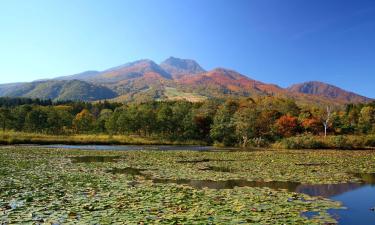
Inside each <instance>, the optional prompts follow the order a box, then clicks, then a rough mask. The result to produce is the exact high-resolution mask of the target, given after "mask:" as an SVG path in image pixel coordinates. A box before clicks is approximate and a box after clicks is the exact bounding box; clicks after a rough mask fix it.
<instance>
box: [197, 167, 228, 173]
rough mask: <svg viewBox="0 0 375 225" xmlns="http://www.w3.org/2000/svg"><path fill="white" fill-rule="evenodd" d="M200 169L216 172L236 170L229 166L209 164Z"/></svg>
mask: <svg viewBox="0 0 375 225" xmlns="http://www.w3.org/2000/svg"><path fill="white" fill-rule="evenodd" d="M200 170H203V171H215V172H224V173H233V172H234V170H233V169H231V168H229V167H221V166H207V167H204V168H202V169H200Z"/></svg>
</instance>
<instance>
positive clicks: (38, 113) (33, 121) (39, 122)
mask: <svg viewBox="0 0 375 225" xmlns="http://www.w3.org/2000/svg"><path fill="white" fill-rule="evenodd" d="M25 128H26V130H27V131H30V132H41V133H44V132H45V131H46V130H47V128H48V114H47V110H45V109H44V108H42V107H40V106H38V107H35V108H33V109H32V110H31V111H30V112H29V113H27V115H26V119H25Z"/></svg>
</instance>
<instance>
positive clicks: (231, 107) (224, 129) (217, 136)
mask: <svg viewBox="0 0 375 225" xmlns="http://www.w3.org/2000/svg"><path fill="white" fill-rule="evenodd" d="M237 109H238V102H236V101H233V100H228V101H227V102H226V103H225V104H224V105H223V106H221V107H220V108H219V109H218V111H217V113H216V115H215V117H214V122H213V124H212V127H211V138H212V139H213V140H214V141H217V142H220V143H223V144H224V145H226V146H229V145H233V144H234V143H236V142H237V141H236V140H237V137H236V133H235V124H234V123H233V116H234V113H235V112H236V111H237Z"/></svg>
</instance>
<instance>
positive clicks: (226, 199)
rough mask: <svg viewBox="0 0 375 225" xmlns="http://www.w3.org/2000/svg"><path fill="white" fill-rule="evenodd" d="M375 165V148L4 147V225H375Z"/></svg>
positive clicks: (0, 199)
mask: <svg viewBox="0 0 375 225" xmlns="http://www.w3.org/2000/svg"><path fill="white" fill-rule="evenodd" d="M83 149H84V150H93V151H82V150H83ZM100 150H103V151H100ZM108 150H111V151H108ZM133 150H134V151H133ZM138 150H146V151H138ZM153 150H156V151H153ZM374 160H375V151H326V150H321V151H303V150H299V151H296V150H295V151H293V150H290V151H289V150H288V151H282V150H280V151H266V150H255V151H238V150H235V149H230V150H229V151H226V150H224V151H222V150H220V149H217V148H213V147H205V146H177V147H176V146H70V145H49V146H12V147H4V148H0V165H2V167H1V168H0V178H1V179H0V189H1V190H2V191H1V192H0V224H21V223H22V222H26V221H27V222H30V223H33V222H34V223H36V224H38V223H52V224H65V223H72V224H74V223H76V224H77V223H81V224H113V223H121V222H124V221H130V222H129V223H130V224H139V223H140V222H145V223H148V224H154V223H157V222H160V223H161V224H171V223H180V224H187V223H189V224H192V223H195V224H229V223H232V224H249V223H250V224H252V223H257V224H274V223H275V222H276V223H277V224H335V222H336V221H338V222H339V224H344V225H345V224H375V212H374V211H373V210H374V209H373V208H374V207H375V175H374V172H375V165H374ZM358 172H361V173H358ZM247 187H250V188H247ZM340 202H341V203H342V204H340ZM344 207H345V209H344ZM233 221H235V222H233Z"/></svg>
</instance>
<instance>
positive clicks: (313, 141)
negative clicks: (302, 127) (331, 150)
mask: <svg viewBox="0 0 375 225" xmlns="http://www.w3.org/2000/svg"><path fill="white" fill-rule="evenodd" d="M273 147H274V148H283V149H319V148H326V145H325V143H324V142H322V141H320V140H319V138H317V137H315V136H313V135H310V134H307V135H300V136H296V137H290V138H285V139H282V140H281V141H279V142H277V143H276V144H274V145H273Z"/></svg>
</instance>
